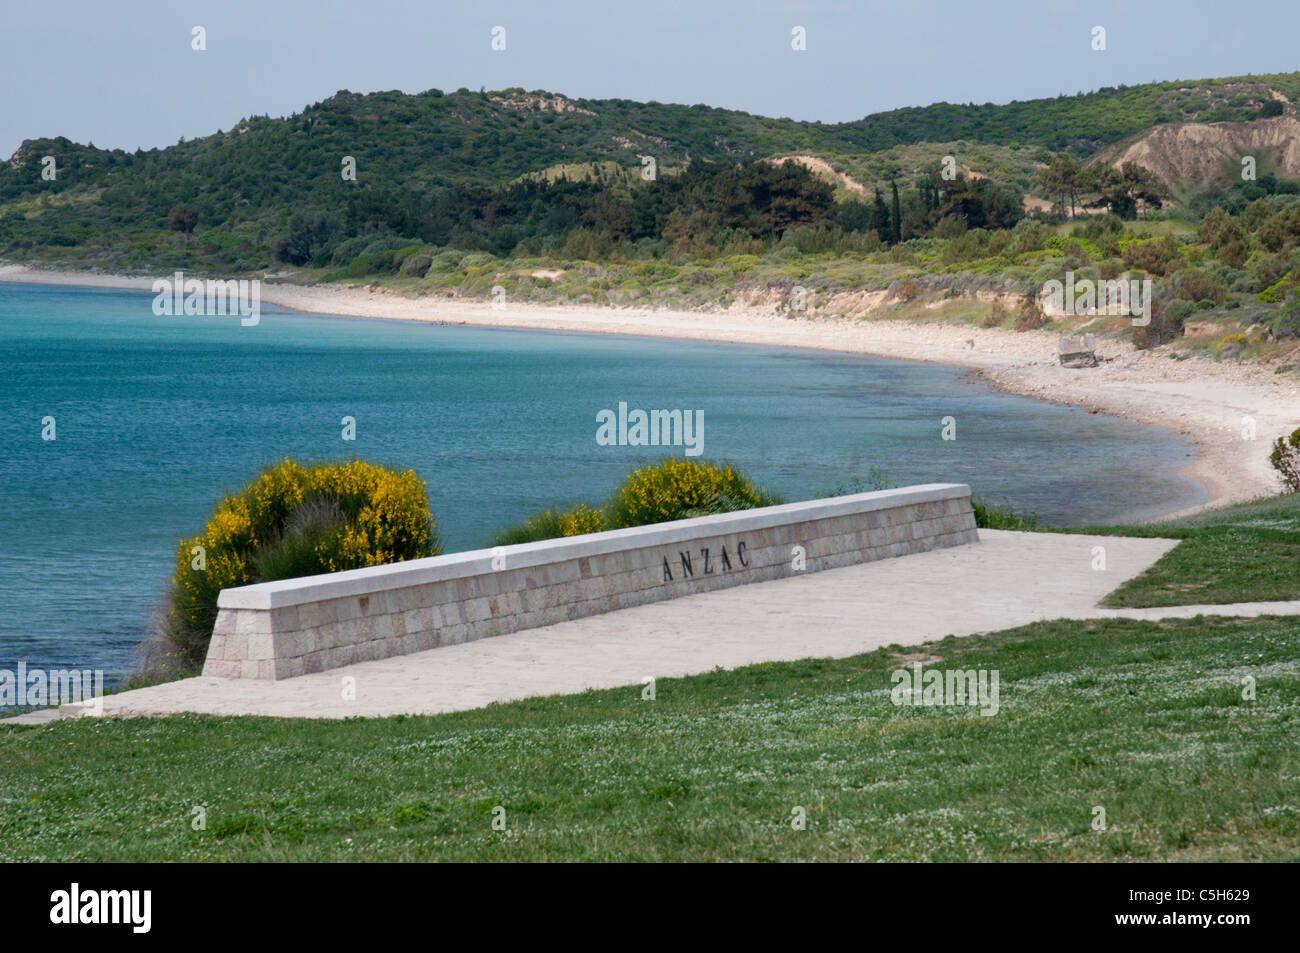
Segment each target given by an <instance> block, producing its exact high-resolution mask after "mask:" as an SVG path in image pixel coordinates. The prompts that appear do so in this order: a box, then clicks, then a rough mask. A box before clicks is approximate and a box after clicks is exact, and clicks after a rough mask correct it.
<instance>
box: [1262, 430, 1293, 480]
mask: <svg viewBox="0 0 1300 953" xmlns="http://www.w3.org/2000/svg"><path fill="white" fill-rule="evenodd" d="M1268 462H1269V463H1271V464H1273V469H1274V470H1276V471H1277V472H1278V473H1279V474H1280V475H1281V477H1282V483H1283V484H1284V485H1285V486H1286V489H1287V492H1288V493H1300V430H1295V431H1293V432H1292V434H1291V436H1289V437H1286V438H1282V437H1278V438H1277V439H1276V440H1275V441H1273V452H1272V453H1270V454H1269V455H1268Z"/></svg>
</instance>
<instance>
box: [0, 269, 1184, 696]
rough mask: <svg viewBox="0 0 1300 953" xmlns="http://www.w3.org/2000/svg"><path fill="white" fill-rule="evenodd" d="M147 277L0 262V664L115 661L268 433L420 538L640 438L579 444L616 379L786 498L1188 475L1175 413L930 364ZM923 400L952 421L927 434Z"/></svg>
mask: <svg viewBox="0 0 1300 953" xmlns="http://www.w3.org/2000/svg"><path fill="white" fill-rule="evenodd" d="M151 302H152V298H151V296H150V295H148V294H142V293H132V292H117V291H101V290H91V289H79V288H58V287H42V286H33V285H18V284H3V283H0V446H2V447H3V448H4V449H3V458H2V459H0V481H2V483H0V485H3V487H4V504H5V505H4V514H3V522H2V524H0V525H2V526H3V528H2V529H0V668H12V667H13V666H14V665H15V663H16V662H17V661H18V660H19V659H25V660H27V662H28V664H29V665H36V664H46V665H48V664H54V663H58V664H60V665H80V666H84V667H98V668H102V669H104V670H105V671H106V673H108V675H109V676H110V677H112V676H119V675H121V674H122V673H125V672H129V671H132V670H133V669H134V667H135V664H136V654H135V653H136V648H137V646H138V645H139V643H140V641H141V639H142V637H143V634H144V631H145V629H146V626H147V623H148V617H149V613H150V610H151V608H152V606H153V605H154V604H155V603H156V601H157V599H158V597H159V596H160V594H161V592H162V589H163V586H164V585H165V582H166V579H167V576H168V574H169V572H170V570H171V566H172V559H173V552H174V547H175V545H176V541H177V538H178V537H179V536H181V535H182V534H187V535H188V534H193V533H195V532H197V531H198V530H199V529H200V528H201V526H202V524H203V522H204V521H205V519H206V518H207V516H208V515H209V514H210V512H211V510H212V507H213V505H214V503H215V502H216V500H217V499H218V498H219V496H220V495H221V493H222V491H223V489H225V488H227V487H230V488H234V487H237V486H240V485H242V484H243V483H244V482H245V481H247V480H248V479H249V478H250V477H251V476H253V475H254V474H255V473H256V472H257V470H258V469H259V468H260V467H261V466H262V465H264V464H266V463H268V462H270V461H273V460H275V459H278V458H280V457H283V456H284V455H286V454H289V455H294V456H299V457H303V458H312V459H337V458H342V457H349V456H353V455H356V456H361V457H364V458H366V459H371V460H377V461H392V462H396V463H400V464H402V465H405V466H411V467H414V468H415V469H416V470H417V472H419V473H420V475H421V476H422V477H423V478H424V479H425V480H426V481H427V482H428V485H429V497H430V500H431V502H432V505H433V509H434V513H435V516H436V518H437V522H438V527H439V533H440V536H441V537H442V540H443V543H444V547H445V549H447V550H455V549H467V548H474V547H477V546H482V545H487V544H488V542H489V539H490V537H491V534H492V532H493V530H494V529H496V528H498V527H500V526H502V525H503V524H506V523H509V522H512V521H515V520H518V519H520V518H522V517H524V516H526V515H527V514H529V513H530V512H531V511H533V510H534V509H536V508H538V507H541V506H552V505H564V504H568V503H571V502H573V501H576V500H578V499H581V498H592V499H597V498H600V497H603V496H604V495H605V493H606V492H607V491H608V490H609V488H610V487H612V486H613V484H614V483H616V482H617V480H618V479H619V477H621V476H622V475H623V474H624V473H625V472H626V471H627V470H628V469H629V468H630V467H631V466H633V465H634V464H637V463H639V462H642V461H644V460H646V459H647V458H653V457H657V456H658V455H659V453H660V451H659V450H658V449H656V448H649V450H647V448H642V447H627V446H598V445H597V444H596V441H595V433H596V419H595V418H596V414H597V412H598V411H600V410H602V409H606V408H608V409H617V407H618V403H619V401H625V402H627V404H628V406H629V408H644V409H651V408H668V409H684V410H686V409H689V410H702V411H703V412H704V423H705V429H704V457H705V458H712V459H726V460H730V461H732V462H734V463H736V464H738V465H739V466H741V467H742V468H743V469H744V470H746V471H748V472H749V473H750V474H751V475H752V476H753V477H754V478H755V479H756V480H758V481H759V482H761V483H763V484H765V485H766V486H768V487H769V488H771V489H774V490H776V491H778V492H781V493H783V494H785V495H786V496H787V497H788V498H789V499H792V500H794V499H800V498H806V497H808V496H810V495H812V494H814V493H816V492H817V491H819V490H826V489H829V488H831V487H834V486H836V485H838V484H841V483H844V482H846V481H847V480H848V479H850V478H851V477H853V476H855V475H857V476H862V477H866V476H867V474H868V471H869V470H870V469H871V468H872V467H875V468H877V469H878V470H880V471H882V472H883V473H884V474H886V475H887V477H888V478H889V480H890V481H891V483H893V484H896V485H901V484H908V483H930V482H964V483H970V484H971V485H972V486H973V487H974V488H975V490H976V493H977V494H979V495H981V496H983V497H984V498H986V499H990V500H999V501H1005V502H1008V503H1010V504H1011V505H1012V506H1013V507H1014V508H1015V509H1017V510H1018V511H1021V510H1023V511H1027V512H1034V513H1036V514H1037V515H1038V516H1039V517H1040V519H1042V520H1044V521H1046V522H1050V523H1055V524H1074V525H1079V524H1083V523H1088V522H1110V521H1121V520H1134V519H1142V518H1146V517H1150V516H1154V515H1158V514H1159V513H1161V512H1168V511H1170V510H1173V509H1176V508H1180V507H1182V506H1188V505H1192V504H1194V503H1197V502H1200V501H1202V500H1203V499H1204V491H1203V490H1202V489H1201V487H1200V486H1199V485H1198V484H1195V483H1192V482H1190V481H1187V480H1185V479H1184V478H1182V477H1181V476H1179V471H1180V470H1181V469H1182V467H1183V466H1184V465H1185V464H1186V462H1187V456H1188V454H1189V453H1190V451H1191V446H1190V444H1188V443H1187V442H1186V441H1185V440H1183V439H1182V438H1179V437H1177V436H1175V435H1172V434H1170V433H1167V432H1165V431H1163V430H1159V429H1156V428H1152V427H1145V426H1141V425H1138V424H1133V423H1129V422H1126V421H1122V420H1116V419H1113V418H1107V417H1103V416H1099V415H1088V414H1086V413H1085V412H1083V411H1081V410H1077V409H1071V408H1064V407H1057V406H1053V405H1050V404H1044V403H1039V402H1036V401H1031V400H1027V399H1023V398H1019V397H1013V396H1009V395H1006V394H999V393H995V392H993V391H990V390H989V389H988V388H986V387H984V386H982V385H980V384H979V383H976V382H974V381H972V380H970V379H968V376H967V375H966V374H965V373H964V372H963V371H961V370H958V369H954V368H948V367H943V366H939V365H932V364H923V363H915V362H907V361H890V360H883V359H876V358H862V357H854V356H849V355H843V354H836V353H826V352H815V351H800V350H795V349H783V348H761V347H742V346H734V345H719V344H706V343H694V342H689V343H688V342H680V341H667V340H659V339H647V338H636V337H623V336H601V335H585V334H570V333H561V332H541V331H517V330H509V329H479V328H468V327H461V326H445V325H433V324H420V323H415V322H399V321H367V320H360V319H350V318H327V317H317V316H302V315H295V314H288V313H283V312H279V313H277V312H273V311H272V310H271V309H264V310H263V315H262V321H261V324H260V325H258V326H256V327H248V328H245V327H241V326H240V324H239V321H238V319H237V318H205V317H178V318H172V317H155V316H154V315H153V313H152V310H151V307H150V305H151ZM948 415H951V416H953V417H955V418H956V422H957V439H956V440H955V441H944V440H941V439H940V420H941V418H943V417H945V416H948ZM46 416H53V417H54V418H55V426H56V428H57V429H56V439H55V440H53V441H45V440H42V438H41V431H42V418H44V417H46ZM344 416H351V417H354V418H355V419H356V440H355V441H354V442H350V443H348V442H344V441H343V440H342V437H341V431H342V425H341V423H340V421H341V418H343V417H344ZM676 452H677V453H679V454H680V453H681V452H682V451H681V450H680V449H678V450H677V451H676Z"/></svg>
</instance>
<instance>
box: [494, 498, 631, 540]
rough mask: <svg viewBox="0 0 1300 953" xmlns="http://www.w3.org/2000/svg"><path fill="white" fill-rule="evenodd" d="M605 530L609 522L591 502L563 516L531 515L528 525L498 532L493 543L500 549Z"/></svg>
mask: <svg viewBox="0 0 1300 953" xmlns="http://www.w3.org/2000/svg"><path fill="white" fill-rule="evenodd" d="M604 528H605V521H604V518H603V517H602V516H601V512H600V510H597V509H593V508H592V507H591V506H590V505H589V504H587V503H579V504H578V505H577V506H575V507H574V508H573V509H571V510H566V511H564V512H560V513H557V512H555V511H553V510H542V511H541V512H540V513H536V514H534V515H532V516H530V517H529V518H528V519H527V520H526V521H525V522H523V523H520V524H518V525H517V526H511V527H508V528H507V529H505V530H503V531H501V532H500V533H498V534H497V535H496V537H495V538H494V539H493V543H494V544H495V545H497V546H510V545H513V544H514V543H531V542H535V541H536V540H539V539H558V538H559V537H561V536H581V535H583V534H584V533H599V532H600V531H601V530H603V529H604Z"/></svg>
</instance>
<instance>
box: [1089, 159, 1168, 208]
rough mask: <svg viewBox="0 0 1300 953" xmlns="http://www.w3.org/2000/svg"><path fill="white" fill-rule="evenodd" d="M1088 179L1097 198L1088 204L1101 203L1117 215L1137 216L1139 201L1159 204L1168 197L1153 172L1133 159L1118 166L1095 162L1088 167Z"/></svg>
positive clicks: (1151, 204)
mask: <svg viewBox="0 0 1300 953" xmlns="http://www.w3.org/2000/svg"><path fill="white" fill-rule="evenodd" d="M1087 180H1088V184H1090V185H1091V186H1092V188H1093V189H1094V190H1095V191H1096V192H1097V201H1095V202H1093V203H1091V204H1090V205H1089V206H1088V207H1089V208H1101V207H1103V206H1104V207H1106V208H1107V209H1108V210H1110V211H1111V212H1112V213H1113V214H1115V215H1118V216H1119V217H1120V218H1126V219H1134V218H1137V208H1138V202H1139V201H1143V202H1146V203H1147V205H1150V206H1152V207H1153V208H1160V206H1161V204H1162V203H1163V201H1164V200H1165V199H1166V198H1168V197H1169V193H1168V191H1167V190H1166V189H1165V187H1164V186H1163V185H1162V184H1161V183H1160V182H1159V181H1158V180H1157V179H1156V177H1155V176H1154V175H1152V174H1151V173H1150V172H1148V171H1147V170H1146V169H1144V168H1142V167H1141V166H1139V165H1136V164H1134V163H1132V162H1125V163H1124V165H1123V166H1122V167H1120V168H1118V169H1116V168H1115V167H1114V166H1109V165H1106V166H1095V167H1094V168H1092V169H1091V170H1089V174H1088V176H1087Z"/></svg>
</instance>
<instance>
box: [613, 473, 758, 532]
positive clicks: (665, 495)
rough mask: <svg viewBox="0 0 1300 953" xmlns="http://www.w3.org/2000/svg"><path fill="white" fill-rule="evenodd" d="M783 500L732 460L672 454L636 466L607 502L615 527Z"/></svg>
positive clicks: (748, 507) (741, 508)
mask: <svg viewBox="0 0 1300 953" xmlns="http://www.w3.org/2000/svg"><path fill="white" fill-rule="evenodd" d="M777 502H780V501H779V500H778V499H777V498H776V497H775V496H773V495H772V494H770V493H768V492H767V491H766V490H764V489H762V488H761V487H757V486H755V485H754V484H753V483H751V482H750V481H749V479H748V478H747V477H745V476H744V474H742V473H740V472H739V471H737V470H733V469H732V468H731V465H730V464H723V465H722V466H719V465H718V464H716V463H709V462H708V461H702V460H701V461H696V460H677V459H674V458H671V457H670V458H667V459H664V460H661V461H660V462H659V463H656V464H652V465H650V466H646V467H642V468H641V469H639V470H633V471H632V472H631V473H629V474H628V475H627V477H626V478H625V479H624V480H623V483H622V485H621V486H619V487H618V489H616V490H615V491H614V496H613V497H612V499H611V500H610V501H609V503H608V505H607V506H606V508H605V509H606V520H607V523H608V526H609V528H610V529H620V528H622V527H625V526H644V525H646V524H647V523H665V522H668V521H669V520H679V519H686V518H688V517H692V516H703V515H707V514H709V513H724V512H728V511H730V510H744V509H750V508H752V507H755V506H771V505H772V504H773V503H777Z"/></svg>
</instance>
